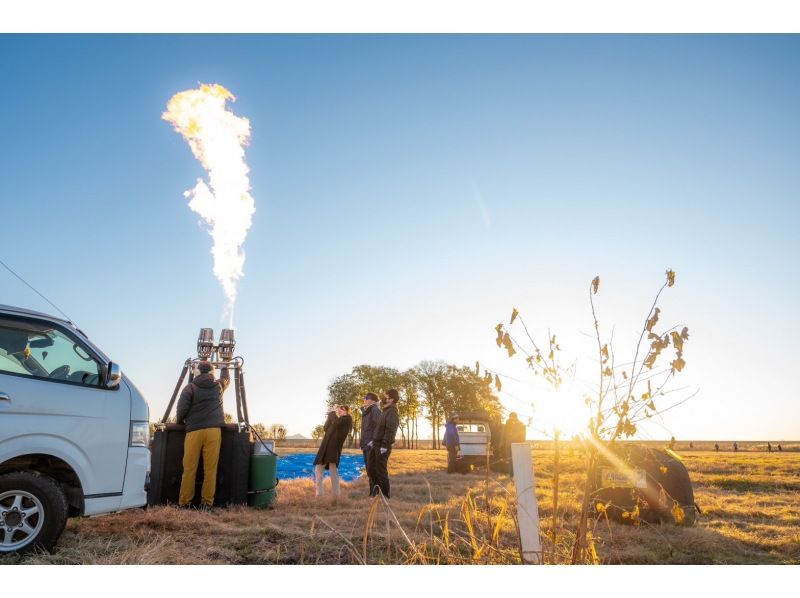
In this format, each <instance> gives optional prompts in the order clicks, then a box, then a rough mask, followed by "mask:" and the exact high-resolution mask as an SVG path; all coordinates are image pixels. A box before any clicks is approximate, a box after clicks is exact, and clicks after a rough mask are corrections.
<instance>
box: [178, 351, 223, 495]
mask: <svg viewBox="0 0 800 598" xmlns="http://www.w3.org/2000/svg"><path fill="white" fill-rule="evenodd" d="M194 374H195V375H194V378H193V379H192V381H191V382H190V383H189V384H187V385H186V387H184V389H183V390H182V391H181V398H180V399H179V400H178V407H177V410H176V415H177V422H178V423H179V424H185V425H186V439H185V440H184V443H183V477H182V478H181V490H180V495H179V498H178V506H181V507H188V506H190V505H191V504H192V501H193V500H194V494H195V480H196V478H197V466H198V463H199V461H200V455H201V454H202V455H203V488H202V490H201V494H200V498H201V501H202V502H201V504H200V508H201V509H205V510H210V509H211V507H212V506H213V504H214V494H215V492H216V488H217V465H218V463H219V450H220V445H221V443H222V442H221V441H222V426H224V425H225V414H224V412H223V410H222V393H223V392H225V389H226V388H228V385H229V384H230V381H231V380H230V374H229V373H228V369H227V368H223V370H222V374H221V375H220V379H219V380H217V379H215V378H214V367H213V366H212V365H211V364H210V363H208V362H207V361H201V362H200V363H199V364H197V366H196V368H195V371H194Z"/></svg>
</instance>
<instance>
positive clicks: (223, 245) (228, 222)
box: [161, 84, 256, 328]
mask: <svg viewBox="0 0 800 598" xmlns="http://www.w3.org/2000/svg"><path fill="white" fill-rule="evenodd" d="M229 100H230V101H231V102H233V101H235V100H236V97H235V96H234V95H233V94H232V93H231V92H230V91H228V90H227V89H225V88H224V87H223V86H222V85H217V84H212V85H200V87H199V88H198V89H189V90H186V91H181V92H179V93H176V94H175V95H174V96H172V98H170V100H169V102H168V103H167V111H166V112H164V114H162V115H161V118H163V119H164V120H166V121H167V122H169V123H171V124H172V126H173V127H174V128H175V130H176V131H177V132H178V133H180V134H181V135H182V136H183V138H184V139H185V140H186V142H187V143H188V144H189V147H190V148H191V150H192V154H194V157H195V158H197V160H198V161H199V162H200V164H202V165H203V168H204V169H205V170H206V172H207V173H208V183H206V181H204V180H203V179H197V184H196V185H195V186H194V188H193V189H190V190H188V191H186V192H185V193H184V196H185V197H187V198H188V199H189V207H190V208H191V209H192V211H194V212H197V214H199V215H200V217H201V218H202V219H203V220H204V221H205V222H206V224H208V226H209V230H208V233H209V234H210V235H211V238H212V240H213V246H212V249H211V254H212V256H213V258H214V276H216V277H217V280H219V282H220V284H221V285H222V289H223V291H224V292H225V297H226V298H227V300H228V302H227V305H226V307H225V314H226V315H227V316H228V318H229V327H230V328H233V308H234V304H235V303H236V293H237V287H238V283H239V279H240V278H241V277H242V276H244V258H245V255H244V250H243V249H242V246H243V245H244V240H245V237H247V231H248V230H249V229H250V225H251V224H252V220H253V214H254V213H255V211H256V208H255V200H254V199H253V198H252V196H251V195H250V179H249V178H248V173H249V172H250V169H249V168H248V166H247V162H246V161H245V156H244V148H245V146H246V145H247V142H248V140H249V139H250V121H249V120H247V119H246V118H243V117H239V116H236V115H235V114H234V113H233V112H232V111H230V110H229V109H228V107H227V103H228V101H229Z"/></svg>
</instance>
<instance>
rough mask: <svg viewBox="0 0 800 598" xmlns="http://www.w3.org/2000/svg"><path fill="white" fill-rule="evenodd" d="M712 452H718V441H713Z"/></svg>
mask: <svg viewBox="0 0 800 598" xmlns="http://www.w3.org/2000/svg"><path fill="white" fill-rule="evenodd" d="M714 452H716V453H718V452H719V442H715V443H714Z"/></svg>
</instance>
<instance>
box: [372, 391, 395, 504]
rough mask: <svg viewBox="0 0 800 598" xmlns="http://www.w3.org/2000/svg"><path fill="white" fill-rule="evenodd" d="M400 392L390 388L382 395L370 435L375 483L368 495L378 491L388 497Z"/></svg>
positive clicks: (373, 494) (375, 493)
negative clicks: (377, 417)
mask: <svg viewBox="0 0 800 598" xmlns="http://www.w3.org/2000/svg"><path fill="white" fill-rule="evenodd" d="M399 400H400V393H398V392H397V390H396V389H394V388H390V389H389V390H387V391H386V393H385V394H384V395H383V398H382V400H381V403H382V404H383V410H382V411H381V418H380V420H378V426H377V427H376V428H375V434H374V435H373V436H372V476H371V477H372V479H373V480H374V481H375V485H374V486H373V487H372V490H371V492H370V496H375V495H377V494H378V492H379V491H380V492H381V493H382V494H383V495H384V496H385V497H386V498H389V487H390V484H389V455H391V454H392V445H393V444H394V438H395V436H396V435H397V428H398V426H399V425H400V414H399V413H398V411H397V401H399Z"/></svg>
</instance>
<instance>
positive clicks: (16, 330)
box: [0, 323, 100, 386]
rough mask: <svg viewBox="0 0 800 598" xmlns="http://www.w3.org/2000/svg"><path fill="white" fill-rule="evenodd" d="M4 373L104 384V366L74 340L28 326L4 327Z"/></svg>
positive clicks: (0, 335) (0, 334) (0, 368)
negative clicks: (102, 381) (102, 371)
mask: <svg viewBox="0 0 800 598" xmlns="http://www.w3.org/2000/svg"><path fill="white" fill-rule="evenodd" d="M0 372H6V373H10V374H19V375H28V376H32V377H35V378H48V379H51V380H62V381H67V382H76V383H79V384H86V385H89V386H98V385H99V384H100V365H99V364H98V362H97V361H95V360H94V359H93V358H92V356H91V355H89V354H88V353H87V352H86V350H85V349H84V348H83V347H82V346H81V345H80V344H79V343H77V342H75V341H74V340H73V339H72V338H71V337H69V336H67V335H66V334H64V333H63V332H61V331H60V330H58V329H55V328H42V327H40V326H32V325H30V324H27V323H24V324H23V323H19V324H16V323H8V324H6V323H3V324H2V325H0Z"/></svg>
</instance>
